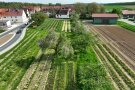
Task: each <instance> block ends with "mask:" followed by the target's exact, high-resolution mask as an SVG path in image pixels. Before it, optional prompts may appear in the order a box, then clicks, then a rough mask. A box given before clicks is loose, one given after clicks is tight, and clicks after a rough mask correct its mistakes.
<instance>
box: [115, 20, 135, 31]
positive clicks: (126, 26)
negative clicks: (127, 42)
mask: <svg viewBox="0 0 135 90" xmlns="http://www.w3.org/2000/svg"><path fill="white" fill-rule="evenodd" d="M117 25H119V26H121V27H123V28H125V29H127V30H130V31H133V32H135V26H134V25H131V24H128V23H125V22H122V21H118V22H117Z"/></svg>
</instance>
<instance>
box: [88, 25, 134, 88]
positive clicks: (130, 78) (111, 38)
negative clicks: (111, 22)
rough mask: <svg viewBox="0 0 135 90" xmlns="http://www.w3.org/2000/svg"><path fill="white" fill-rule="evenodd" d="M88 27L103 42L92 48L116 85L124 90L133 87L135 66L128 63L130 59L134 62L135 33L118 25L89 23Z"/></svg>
mask: <svg viewBox="0 0 135 90" xmlns="http://www.w3.org/2000/svg"><path fill="white" fill-rule="evenodd" d="M89 27H90V29H91V30H92V32H94V33H95V34H99V35H100V37H99V38H100V40H101V41H102V43H105V44H98V45H97V46H95V47H94V49H95V52H96V53H97V56H98V57H99V58H100V59H101V61H102V62H103V64H104V66H105V67H106V69H107V71H108V72H109V74H110V76H111V78H112V79H113V81H114V83H115V85H116V87H118V88H119V89H126V90H127V89H135V83H134V81H135V73H134V70H135V69H134V67H135V66H134V65H131V64H133V63H130V62H131V61H133V62H134V58H133V57H134V47H132V46H133V45H134V43H133V38H134V35H135V33H133V32H131V31H128V30H125V29H123V28H121V27H118V26H93V25H89ZM111 44H112V45H111ZM116 44H117V45H116ZM114 45H115V46H114ZM121 48H123V49H124V51H123V50H122V49H121ZM119 52H122V53H127V52H128V54H125V55H124V54H122V53H119ZM125 56H126V58H125ZM127 57H128V58H127ZM127 62H128V63H127Z"/></svg>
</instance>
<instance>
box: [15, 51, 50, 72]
mask: <svg viewBox="0 0 135 90" xmlns="http://www.w3.org/2000/svg"><path fill="white" fill-rule="evenodd" d="M46 60H52V54H42V55H41V56H40V58H38V59H36V57H34V56H31V57H28V58H26V59H23V58H22V59H18V60H15V61H14V62H15V64H16V65H17V66H19V67H21V68H24V69H28V68H29V67H30V65H32V64H35V63H39V62H41V61H46Z"/></svg>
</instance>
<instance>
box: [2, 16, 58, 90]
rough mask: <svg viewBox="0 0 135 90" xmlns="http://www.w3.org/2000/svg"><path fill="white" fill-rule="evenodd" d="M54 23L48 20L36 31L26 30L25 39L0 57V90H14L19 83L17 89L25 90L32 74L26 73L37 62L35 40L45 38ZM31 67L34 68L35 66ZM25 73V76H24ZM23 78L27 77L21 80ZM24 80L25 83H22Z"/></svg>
mask: <svg viewBox="0 0 135 90" xmlns="http://www.w3.org/2000/svg"><path fill="white" fill-rule="evenodd" d="M56 22H57V21H56V20H52V19H48V20H46V21H45V22H44V23H43V24H42V25H41V26H39V27H38V29H31V28H29V30H27V34H26V36H25V38H24V39H23V40H22V41H21V42H20V43H19V44H18V45H17V46H16V47H14V48H13V49H11V50H10V51H8V52H7V53H5V54H3V55H1V56H0V58H1V60H2V61H1V63H0V64H1V66H0V76H1V78H0V89H1V90H5V89H7V90H11V89H12V90H15V89H16V88H17V86H18V84H19V82H20V81H21V82H20V84H19V86H18V88H19V87H21V86H24V87H22V89H23V88H25V86H27V82H29V77H30V78H31V75H33V73H32V74H31V73H27V72H26V71H27V69H28V68H29V66H30V65H31V64H32V63H33V62H37V59H36V56H37V54H38V52H39V47H38V45H37V40H39V39H40V38H43V37H45V35H47V31H48V30H50V29H51V28H54V27H56ZM37 65H38V64H37ZM31 67H33V68H35V67H36V65H34V66H31ZM28 70H29V69H28ZM31 70H33V69H31ZM25 72H26V74H27V75H24V74H25ZM28 74H29V75H28ZM23 76H24V77H25V76H29V77H27V78H25V79H22V78H23ZM21 79H22V80H21ZM25 80H26V83H22V82H24V81H25ZM27 80H28V81H27ZM19 90H20V89H19Z"/></svg>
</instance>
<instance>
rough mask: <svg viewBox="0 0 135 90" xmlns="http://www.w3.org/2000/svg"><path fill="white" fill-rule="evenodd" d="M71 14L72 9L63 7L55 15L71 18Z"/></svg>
mask: <svg viewBox="0 0 135 90" xmlns="http://www.w3.org/2000/svg"><path fill="white" fill-rule="evenodd" d="M69 15H70V9H61V10H59V11H58V12H57V13H56V15H55V17H56V18H63V19H66V18H69Z"/></svg>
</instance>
